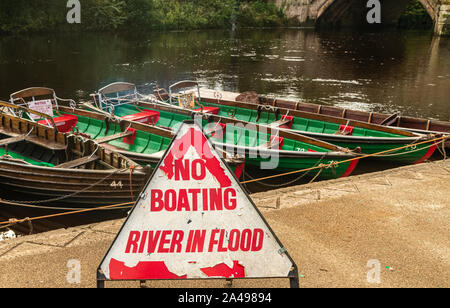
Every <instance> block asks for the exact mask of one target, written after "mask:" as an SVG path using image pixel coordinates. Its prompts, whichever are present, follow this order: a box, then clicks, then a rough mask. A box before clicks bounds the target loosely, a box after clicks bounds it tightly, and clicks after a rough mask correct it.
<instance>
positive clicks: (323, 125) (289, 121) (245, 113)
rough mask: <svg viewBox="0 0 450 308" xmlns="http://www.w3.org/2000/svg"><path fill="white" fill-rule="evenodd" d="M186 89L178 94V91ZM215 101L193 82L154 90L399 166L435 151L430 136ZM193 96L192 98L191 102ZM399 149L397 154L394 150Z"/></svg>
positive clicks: (170, 100)
mask: <svg viewBox="0 0 450 308" xmlns="http://www.w3.org/2000/svg"><path fill="white" fill-rule="evenodd" d="M192 88H194V90H187V91H184V92H180V91H178V92H177V90H186V89H192ZM215 93H216V94H215V95H214V96H215V97H214V98H211V97H209V98H205V97H201V91H200V87H199V85H198V83H197V82H195V81H182V82H178V83H176V84H174V85H172V86H170V87H169V92H168V93H167V92H166V91H161V89H159V90H157V91H156V92H155V94H156V95H157V96H158V97H159V98H160V99H163V100H166V101H167V102H168V103H170V104H172V105H174V104H178V105H179V106H183V104H182V102H183V101H186V100H187V101H189V99H190V100H191V101H192V102H193V103H192V104H191V106H189V104H187V105H186V104H185V105H184V106H183V107H184V108H189V107H190V108H191V109H192V110H196V111H198V112H203V113H209V114H215V115H217V116H220V117H228V118H233V119H237V120H241V121H246V122H250V123H257V124H261V125H265V126H269V127H276V128H280V129H283V130H288V131H291V132H294V133H300V134H302V135H305V136H309V137H312V138H317V139H320V140H323V141H326V142H329V143H332V144H335V145H337V146H340V147H343V148H351V149H354V148H360V149H361V153H363V154H369V155H374V154H377V153H383V152H386V151H388V152H387V153H383V154H378V155H376V156H374V157H375V158H377V159H383V160H389V161H396V162H400V163H420V162H423V161H425V160H426V159H428V158H429V157H431V155H432V154H433V153H434V152H435V150H436V149H437V144H435V143H431V142H430V143H423V144H420V145H417V143H421V142H425V141H427V140H431V139H434V138H436V135H432V134H419V133H413V132H409V131H405V130H399V129H395V128H392V127H386V126H381V125H375V124H370V123H365V122H359V121H354V120H348V119H342V118H337V117H332V116H327V115H321V114H314V113H309V112H303V111H298V110H291V109H285V108H280V107H273V106H270V105H257V104H252V103H246V102H237V101H229V100H223V99H221V94H220V92H215ZM192 95H194V96H195V98H194V99H192ZM396 148H401V149H400V150H398V151H393V150H394V149H396Z"/></svg>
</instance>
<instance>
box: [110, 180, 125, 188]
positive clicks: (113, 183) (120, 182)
mask: <svg viewBox="0 0 450 308" xmlns="http://www.w3.org/2000/svg"><path fill="white" fill-rule="evenodd" d="M110 186H111V187H114V189H117V187H119V188H120V189H122V188H123V184H122V181H119V182H117V183H116V181H113V182H112V183H111V185H110Z"/></svg>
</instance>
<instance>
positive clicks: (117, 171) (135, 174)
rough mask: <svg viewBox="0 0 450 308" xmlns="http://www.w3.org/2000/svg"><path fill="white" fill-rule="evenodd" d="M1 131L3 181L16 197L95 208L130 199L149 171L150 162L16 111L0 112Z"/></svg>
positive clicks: (0, 179)
mask: <svg viewBox="0 0 450 308" xmlns="http://www.w3.org/2000/svg"><path fill="white" fill-rule="evenodd" d="M2 104H3V103H2ZM11 108H13V107H11ZM0 135H1V138H0V145H2V146H4V147H5V148H3V147H0V187H1V189H2V191H6V192H7V193H8V194H9V193H13V194H12V195H13V196H15V197H14V198H15V199H14V200H9V201H19V202H16V203H21V202H20V201H33V202H26V203H27V204H28V203H29V204H30V205H34V206H39V205H45V206H55V208H56V207H57V205H60V204H63V205H65V206H67V205H69V207H71V208H83V207H87V208H92V207H98V206H105V205H113V204H117V203H125V202H130V201H132V200H133V199H135V198H136V197H137V196H138V194H139V193H140V191H141V189H142V187H143V186H144V184H145V183H146V181H147V179H148V177H149V176H150V172H151V168H143V167H141V166H139V165H138V164H136V163H135V162H134V161H132V160H130V159H128V158H126V157H124V156H122V155H121V154H119V153H117V152H114V151H111V150H107V149H105V148H104V147H102V146H101V145H99V144H96V143H94V142H93V141H92V140H84V139H82V138H77V137H76V136H74V135H66V134H62V133H59V132H57V131H56V129H54V128H51V127H47V126H44V125H40V124H38V123H36V122H32V121H29V120H26V119H23V118H19V117H16V116H12V115H7V114H0ZM3 201H4V202H6V203H8V200H3Z"/></svg>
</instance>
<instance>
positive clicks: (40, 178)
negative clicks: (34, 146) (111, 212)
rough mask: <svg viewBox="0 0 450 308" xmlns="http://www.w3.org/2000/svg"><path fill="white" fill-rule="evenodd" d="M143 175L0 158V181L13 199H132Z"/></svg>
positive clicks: (91, 203) (85, 203) (78, 203)
mask: <svg viewBox="0 0 450 308" xmlns="http://www.w3.org/2000/svg"><path fill="white" fill-rule="evenodd" d="M147 178H148V175H147V174H145V173H143V172H142V171H133V172H132V173H131V171H130V170H121V171H119V172H117V171H116V170H113V171H110V170H104V171H97V170H79V169H74V170H72V169H55V168H51V167H41V166H33V165H24V164H19V163H16V162H8V161H4V160H0V185H1V186H2V187H4V188H6V189H7V190H8V191H11V192H15V193H16V195H17V196H18V198H19V197H20V198H19V200H17V201H26V200H29V201H30V200H31V201H35V200H36V201H39V200H41V201H43V200H51V201H50V202H40V203H38V204H36V205H39V204H45V205H49V204H65V205H70V207H75V208H77V207H80V208H84V207H86V208H91V207H98V206H106V205H112V204H118V203H126V202H130V201H133V200H136V198H137V196H138V195H139V193H140V191H141V190H142V187H143V186H144V185H145V182H146V180H147ZM130 179H131V182H130ZM58 198H60V200H54V199H58Z"/></svg>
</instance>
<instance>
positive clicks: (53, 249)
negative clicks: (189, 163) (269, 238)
mask: <svg viewBox="0 0 450 308" xmlns="http://www.w3.org/2000/svg"><path fill="white" fill-rule="evenodd" d="M448 183H450V161H449V160H447V161H435V162H428V163H424V164H420V165H414V166H405V167H401V168H397V169H390V170H387V171H381V172H375V173H369V174H364V175H360V176H352V177H348V178H344V179H338V180H331V181H323V182H317V183H312V184H308V185H301V186H293V187H288V188H282V189H278V190H272V191H269V192H263V193H256V194H253V195H251V197H252V199H253V200H254V202H255V204H256V205H257V206H258V208H259V209H260V211H261V212H262V214H263V215H264V217H265V218H266V220H267V221H268V223H269V224H270V226H271V227H272V229H273V230H274V232H275V233H276V234H277V236H278V238H279V239H280V240H281V242H282V243H283V244H284V246H285V247H286V248H287V250H288V252H289V254H290V255H291V256H292V258H293V259H294V261H295V262H296V264H297V266H298V268H299V275H300V287H314V288H315V287H387V288H388V287H408V288H409V287H431V288H448V287H449V286H450V283H449V280H450V236H449V234H450V233H449V221H450V189H449V187H448ZM123 221H124V220H123V219H121V220H113V221H106V222H101V223H95V224H91V225H85V226H80V227H75V228H70V229H61V230H55V231H51V232H47V233H41V234H36V235H30V236H23V237H19V238H17V239H11V240H6V241H2V242H0V287H39V288H42V287H68V288H72V287H88V288H90V287H96V269H97V266H98V265H99V263H100V261H101V260H102V258H103V256H104V254H105V253H106V251H107V250H108V248H109V246H110V245H111V243H112V241H113V239H114V237H115V235H116V233H117V232H118V230H119V228H120V227H121V225H122V224H123ZM71 260H77V262H79V263H78V264H79V265H80V274H81V276H80V280H79V283H77V282H74V281H73V279H70V278H71V277H72V276H71V269H72V267H71V266H72V264H73V263H71ZM260 262H264V260H260ZM378 270H379V271H378ZM368 277H369V280H368ZM377 277H378V278H379V279H377ZM68 278H69V279H68ZM374 278H375V279H374ZM147 286H148V287H175V288H177V287H188V288H190V287H219V288H220V287H225V286H226V282H225V281H224V280H208V281H152V282H147ZM288 286H289V281H288V279H256V280H255V279H251V280H234V282H233V287H249V288H252V287H257V288H267V287H268V288H271V287H276V288H278V287H281V288H284V287H288ZM106 287H139V282H106Z"/></svg>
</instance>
